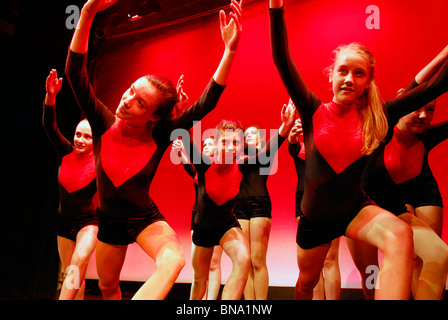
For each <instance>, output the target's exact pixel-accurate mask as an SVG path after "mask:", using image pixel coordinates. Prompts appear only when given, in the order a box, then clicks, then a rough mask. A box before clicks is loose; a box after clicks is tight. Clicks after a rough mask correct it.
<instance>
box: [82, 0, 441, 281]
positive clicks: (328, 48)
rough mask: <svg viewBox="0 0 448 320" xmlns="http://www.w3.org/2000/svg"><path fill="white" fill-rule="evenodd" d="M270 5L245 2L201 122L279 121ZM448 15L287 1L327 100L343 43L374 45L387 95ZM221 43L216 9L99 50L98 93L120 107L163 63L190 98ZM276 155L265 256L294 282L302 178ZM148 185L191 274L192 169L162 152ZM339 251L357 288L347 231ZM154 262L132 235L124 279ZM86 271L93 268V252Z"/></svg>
mask: <svg viewBox="0 0 448 320" xmlns="http://www.w3.org/2000/svg"><path fill="white" fill-rule="evenodd" d="M371 4H375V5H376V6H377V7H378V8H379V13H380V16H379V19H380V28H379V29H372V30H370V29H368V28H367V27H366V20H367V18H368V17H369V15H370V14H369V13H366V8H367V7H368V6H369V5H371ZM267 5H268V1H255V2H252V3H249V4H248V5H247V6H246V8H245V11H244V32H243V36H242V38H241V41H240V45H239V49H238V54H237V58H236V60H235V63H234V65H233V69H232V72H231V76H230V79H229V80H228V85H227V88H226V89H225V91H224V94H223V95H222V98H221V100H220V102H219V104H218V107H217V109H216V110H214V111H213V112H212V113H210V114H209V115H208V116H207V117H206V118H205V119H203V121H202V122H201V127H202V131H204V130H205V129H208V128H211V127H214V126H215V125H216V124H217V123H218V122H219V121H220V120H221V119H234V120H241V121H242V122H243V124H244V125H250V124H258V125H259V126H261V127H262V128H265V129H273V128H278V127H279V126H280V109H281V107H282V105H283V104H284V103H287V101H288V95H287V93H286V91H285V89H284V87H283V85H282V83H281V81H280V78H279V76H278V73H277V71H276V69H275V67H274V64H273V62H272V57H271V53H270V46H269V20H268V12H267ZM447 18H448V3H447V2H446V0H438V1H423V0H419V1H417V0H414V1H385V0H377V1H375V2H371V1H359V0H357V1H330V0H318V1H317V0H316V1H310V0H309V1H286V21H287V27H288V32H289V39H290V48H291V52H292V54H293V57H294V60H295V62H296V64H297V66H298V68H299V70H300V71H301V73H302V75H303V78H304V79H305V81H306V83H307V85H308V87H309V88H310V89H311V90H312V91H313V92H314V93H316V94H317V95H318V96H319V97H320V98H321V100H323V101H330V100H331V98H332V91H331V86H330V84H329V83H328V79H327V78H326V77H325V75H324V73H323V70H324V68H325V67H327V66H328V65H329V64H330V57H331V52H332V50H333V49H335V48H336V47H337V46H338V45H339V44H343V43H349V42H353V41H356V42H361V43H363V44H364V45H366V46H367V47H368V48H369V49H370V50H371V51H372V52H373V54H374V55H375V57H376V59H377V61H378V64H377V69H376V81H377V84H378V86H379V88H380V92H381V95H382V97H383V98H384V99H390V98H394V97H395V94H396V92H397V90H398V89H399V88H401V87H405V86H407V85H408V83H409V82H410V81H411V80H412V79H413V77H414V76H415V75H416V73H417V72H418V71H420V69H421V68H422V67H424V66H425V65H426V64H427V63H428V62H429V61H430V60H431V59H432V58H433V57H434V56H435V55H436V54H438V53H439V52H440V50H442V48H444V47H445V46H446V45H447V44H448V43H446V39H448V37H447V35H448V31H447V30H448V28H447V25H446V21H447ZM223 49H224V47H223V43H222V40H221V38H220V31H219V20H218V14H217V13H216V14H214V15H213V16H209V17H205V18H202V19H200V20H195V21H193V22H189V23H186V24H181V25H178V26H176V27H174V28H170V29H167V30H164V31H162V32H159V33H157V35H154V36H149V37H145V39H144V40H139V41H136V42H134V43H132V44H131V45H125V46H120V45H119V44H118V45H117V47H116V48H115V50H111V51H110V52H108V53H107V54H106V55H104V57H102V59H101V63H100V64H99V68H98V69H97V70H96V71H97V74H98V78H97V87H96V91H97V95H98V97H99V98H100V99H101V100H102V101H103V102H104V103H105V104H106V105H108V106H110V108H111V109H113V110H115V108H116V106H117V104H118V101H119V99H120V97H121V95H122V93H123V92H124V91H125V90H126V89H127V88H128V87H129V85H130V84H131V83H132V82H133V81H134V80H135V79H137V78H138V77H140V76H142V75H144V74H146V73H160V74H163V75H165V76H167V77H168V78H170V79H171V80H172V81H173V82H176V81H177V79H178V77H179V76H180V75H181V74H184V75H185V90H186V92H187V94H188V96H189V97H190V100H191V102H194V101H195V100H196V99H197V98H198V97H199V96H200V94H201V93H202V91H203V89H204V88H205V86H206V84H207V82H208V81H209V79H210V78H211V76H212V75H213V73H214V71H215V69H216V67H217V66H218V63H219V61H220V59H221V55H222V52H223ZM447 119H448V99H447V97H446V96H443V97H441V98H440V99H439V100H438V104H437V109H436V113H435V118H434V122H439V121H442V120H447ZM447 147H448V144H447V142H444V143H442V144H441V145H439V146H438V147H437V148H436V149H434V151H432V153H431V156H430V164H431V167H432V168H433V171H434V173H435V176H436V178H437V180H438V182H439V185H440V189H441V192H442V195H443V199H444V202H445V203H448V201H447V195H448V173H447V172H448V171H447V170H446V168H445V164H446V156H447V154H448V148H447ZM278 164H279V168H278V171H277V172H276V174H274V175H272V176H271V177H270V178H269V180H268V188H269V191H270V195H271V198H272V205H273V212H272V230H271V237H270V242H269V249H268V257H267V264H268V268H269V275H270V285H273V286H294V284H295V281H296V279H297V275H298V269H297V262H296V244H295V233H296V223H295V219H294V206H295V203H294V201H295V200H294V194H295V187H296V182H297V178H296V174H295V170H294V165H293V162H292V159H291V158H290V156H289V154H288V151H287V146H286V143H285V144H284V145H283V146H282V147H281V149H280V150H279V152H278ZM150 193H151V196H152V197H153V198H154V199H155V201H156V203H157V205H158V206H159V209H160V210H161V211H162V213H163V214H164V215H165V217H166V219H167V221H168V223H169V224H170V225H171V227H172V228H173V229H174V230H175V231H176V232H177V234H178V236H179V238H180V241H181V243H182V246H183V249H184V252H185V256H186V258H187V265H186V266H185V268H184V269H183V271H182V272H181V274H180V277H179V279H178V281H179V282H191V279H192V274H193V270H192V267H191V263H190V247H191V238H190V219H191V208H192V206H193V202H194V196H195V194H194V189H193V185H192V181H191V179H190V178H189V176H188V175H187V174H186V173H185V172H184V169H183V168H182V166H175V165H173V164H172V163H171V162H170V159H169V152H166V153H165V157H164V159H163V160H162V162H161V164H160V166H159V169H158V171H157V174H156V177H155V179H154V183H153V184H152V187H151V190H150ZM322 200H323V201H325V199H322ZM446 214H447V212H446V209H445V215H446ZM447 221H448V219H447V218H446V217H445V224H444V230H443V239H444V241H445V242H447V241H448V230H447V229H448V222H447ZM339 258H340V267H341V279H342V286H343V287H349V288H359V287H360V283H359V281H360V280H359V279H360V278H359V275H358V272H357V271H356V269H355V267H354V265H353V262H352V259H351V257H350V254H349V253H348V250H347V248H346V244H345V240H344V239H343V240H342V241H341V246H340V257H339ZM222 266H223V280H224V281H225V279H226V277H227V275H228V273H229V272H230V269H231V263H230V260H229V259H228V258H227V257H224V258H223V261H222ZM153 270H154V263H153V262H152V261H151V260H150V258H148V257H147V256H146V255H145V254H144V253H143V252H142V251H141V250H140V248H139V247H138V246H137V245H136V244H134V245H131V246H130V247H129V249H128V252H127V258H126V262H125V265H124V267H123V271H122V275H121V277H122V279H123V280H146V279H147V278H148V277H149V276H150V275H151V274H152V272H153ZM89 277H90V278H96V277H97V276H96V268H95V259H94V257H92V259H91V263H90V266H89V271H88V278H89Z"/></svg>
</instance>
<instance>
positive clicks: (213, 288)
mask: <svg viewBox="0 0 448 320" xmlns="http://www.w3.org/2000/svg"><path fill="white" fill-rule="evenodd" d="M221 257H222V248H221V246H215V247H214V248H213V255H212V261H210V271H209V273H208V286H207V300H216V299H218V295H219V289H221Z"/></svg>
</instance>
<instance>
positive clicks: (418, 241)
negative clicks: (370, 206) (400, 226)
mask: <svg viewBox="0 0 448 320" xmlns="http://www.w3.org/2000/svg"><path fill="white" fill-rule="evenodd" d="M399 218H400V219H402V220H403V221H405V222H406V223H408V224H409V225H410V226H411V228H412V231H413V239H414V251H415V254H416V255H417V256H418V257H420V258H421V259H422V260H423V261H428V260H430V259H434V258H435V257H438V256H439V257H440V256H441V255H442V254H444V253H445V254H446V252H447V250H448V247H447V244H446V243H445V242H444V241H443V240H442V239H441V238H440V237H439V236H438V235H437V233H436V232H435V231H434V230H433V229H432V228H431V227H430V226H429V225H427V224H426V223H425V222H424V221H422V220H421V219H419V218H418V217H416V216H414V215H412V214H410V213H404V214H401V215H400V216H399Z"/></svg>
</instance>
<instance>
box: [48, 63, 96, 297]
mask: <svg viewBox="0 0 448 320" xmlns="http://www.w3.org/2000/svg"><path fill="white" fill-rule="evenodd" d="M61 86H62V78H59V79H58V75H57V72H56V70H54V69H53V70H51V71H50V74H49V75H48V77H47V80H46V86H45V87H46V91H47V94H46V96H45V101H44V113H43V118H42V123H43V126H44V128H45V131H46V132H47V135H48V137H49V138H50V140H51V142H52V143H53V145H54V147H55V148H56V151H57V153H58V156H59V178H58V182H59V209H58V214H57V216H56V221H57V234H58V249H59V256H60V258H61V265H62V270H63V271H64V272H65V275H67V274H69V275H70V276H69V277H66V278H65V280H64V282H63V284H62V288H61V294H60V295H59V299H61V300H73V299H75V297H76V298H77V299H83V297H84V287H85V284H84V277H85V274H86V270H87V265H88V263H89V259H90V255H91V254H92V252H93V250H94V249H95V246H96V236H97V232H98V217H97V214H96V207H97V204H98V196H97V189H96V177H95V160H94V158H93V146H92V131H91V129H90V125H89V123H88V122H87V120H82V121H81V122H80V123H79V124H78V126H77V127H76V130H75V136H74V145H72V144H71V143H70V142H69V141H68V140H67V139H65V138H64V137H63V136H62V135H61V132H60V131H59V128H58V125H57V123H56V110H55V109H56V96H57V94H58V93H59V91H60V90H61Z"/></svg>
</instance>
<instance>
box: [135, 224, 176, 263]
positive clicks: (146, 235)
mask: <svg viewBox="0 0 448 320" xmlns="http://www.w3.org/2000/svg"><path fill="white" fill-rule="evenodd" d="M137 243H138V245H139V246H140V247H141V248H142V249H143V251H145V252H146V254H147V255H149V256H150V257H151V258H152V259H153V260H155V261H156V262H157V260H158V259H159V258H162V257H163V256H164V255H165V254H175V255H182V254H183V251H182V247H181V245H180V243H179V239H178V238H177V235H176V233H175V232H174V230H173V229H172V228H171V227H170V226H169V225H168V223H167V222H166V221H157V222H154V223H152V224H150V225H149V226H147V227H146V228H145V229H144V230H143V231H142V232H141V233H140V234H139V235H138V236H137Z"/></svg>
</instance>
